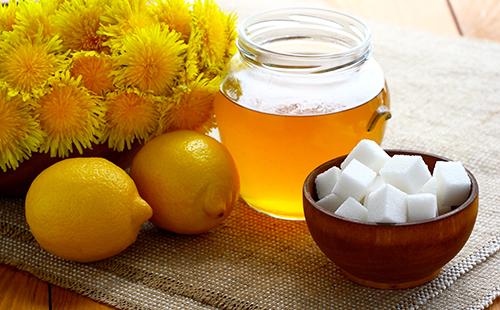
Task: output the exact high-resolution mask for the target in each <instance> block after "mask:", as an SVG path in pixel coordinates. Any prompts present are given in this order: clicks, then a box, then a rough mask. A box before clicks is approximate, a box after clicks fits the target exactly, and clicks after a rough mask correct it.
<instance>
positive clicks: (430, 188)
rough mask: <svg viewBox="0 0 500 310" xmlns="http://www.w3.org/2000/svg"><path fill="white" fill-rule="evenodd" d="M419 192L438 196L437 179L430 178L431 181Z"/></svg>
mask: <svg viewBox="0 0 500 310" xmlns="http://www.w3.org/2000/svg"><path fill="white" fill-rule="evenodd" d="M418 192H419V193H428V194H433V195H437V182H436V178H435V177H432V178H430V179H429V181H427V182H425V184H424V185H423V186H422V188H421V189H420V190H419V191H418Z"/></svg>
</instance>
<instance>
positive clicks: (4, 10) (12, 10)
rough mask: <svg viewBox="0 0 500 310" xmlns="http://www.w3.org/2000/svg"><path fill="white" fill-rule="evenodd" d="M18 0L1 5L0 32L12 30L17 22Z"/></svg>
mask: <svg viewBox="0 0 500 310" xmlns="http://www.w3.org/2000/svg"><path fill="white" fill-rule="evenodd" d="M16 11H17V1H11V2H10V3H9V4H6V5H2V6H0V32H2V31H12V29H13V28H12V27H13V26H14V24H15V22H16Z"/></svg>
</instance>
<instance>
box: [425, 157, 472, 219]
mask: <svg viewBox="0 0 500 310" xmlns="http://www.w3.org/2000/svg"><path fill="white" fill-rule="evenodd" d="M434 177H435V178H436V183H437V202H438V208H439V214H443V213H446V212H448V211H450V210H451V207H452V206H459V205H460V204H462V203H463V202H465V200H466V199H467V196H468V195H469V192H470V187H471V181H470V178H469V176H468V175H467V172H466V171H465V168H464V166H463V165H462V163H460V162H445V161H438V162H436V166H435V167H434Z"/></svg>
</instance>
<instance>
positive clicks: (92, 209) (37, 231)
mask: <svg viewBox="0 0 500 310" xmlns="http://www.w3.org/2000/svg"><path fill="white" fill-rule="evenodd" d="M25 211H26V221H27V222H28V225H29V227H30V229H31V232H32V233H33V236H34V237H35V239H36V240H37V242H38V243H39V244H40V246H41V247H42V248H44V249H45V250H46V251H48V252H50V253H52V254H54V255H57V256H60V257H62V258H65V259H69V260H74V261H79V262H91V261H96V260H101V259H104V258H108V257H111V256H113V255H115V254H118V253H119V252H121V251H123V250H124V249H125V248H127V247H128V246H129V245H130V244H132V243H133V242H134V241H135V239H136V237H137V234H138V232H139V230H140V228H141V225H142V224H143V223H144V222H145V221H147V220H148V219H149V218H150V217H151V215H152V210H151V208H150V207H149V205H148V204H147V203H146V202H145V201H144V200H143V199H142V198H141V197H140V196H139V193H138V192H137V188H136V187H135V184H134V182H133V181H132V179H131V178H130V176H129V175H128V174H127V173H126V172H125V171H123V170H122V169H121V168H120V167H118V166H116V165H115V164H113V163H111V162H109V161H107V160H106V159H103V158H72V159H65V160H63V161H60V162H58V163H56V164H54V165H52V166H50V167H49V168H47V169H45V170H44V171H42V172H41V173H40V174H39V175H38V176H37V177H36V179H35V180H34V181H33V183H32V184H31V186H30V188H29V190H28V193H27V195H26V201H25Z"/></svg>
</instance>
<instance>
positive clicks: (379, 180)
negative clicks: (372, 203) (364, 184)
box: [363, 175, 385, 203]
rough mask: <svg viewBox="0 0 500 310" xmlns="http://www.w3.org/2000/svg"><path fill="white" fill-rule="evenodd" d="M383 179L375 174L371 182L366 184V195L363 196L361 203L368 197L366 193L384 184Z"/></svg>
mask: <svg viewBox="0 0 500 310" xmlns="http://www.w3.org/2000/svg"><path fill="white" fill-rule="evenodd" d="M384 184H385V181H384V178H382V177H381V176H380V175H377V176H376V177H375V179H374V180H373V182H372V183H371V184H370V185H369V186H368V189H367V190H366V195H365V198H364V199H363V200H364V201H363V203H366V199H367V198H368V195H369V194H370V193H371V192H374V191H376V190H377V189H378V188H379V187H380V186H382V185H384Z"/></svg>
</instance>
